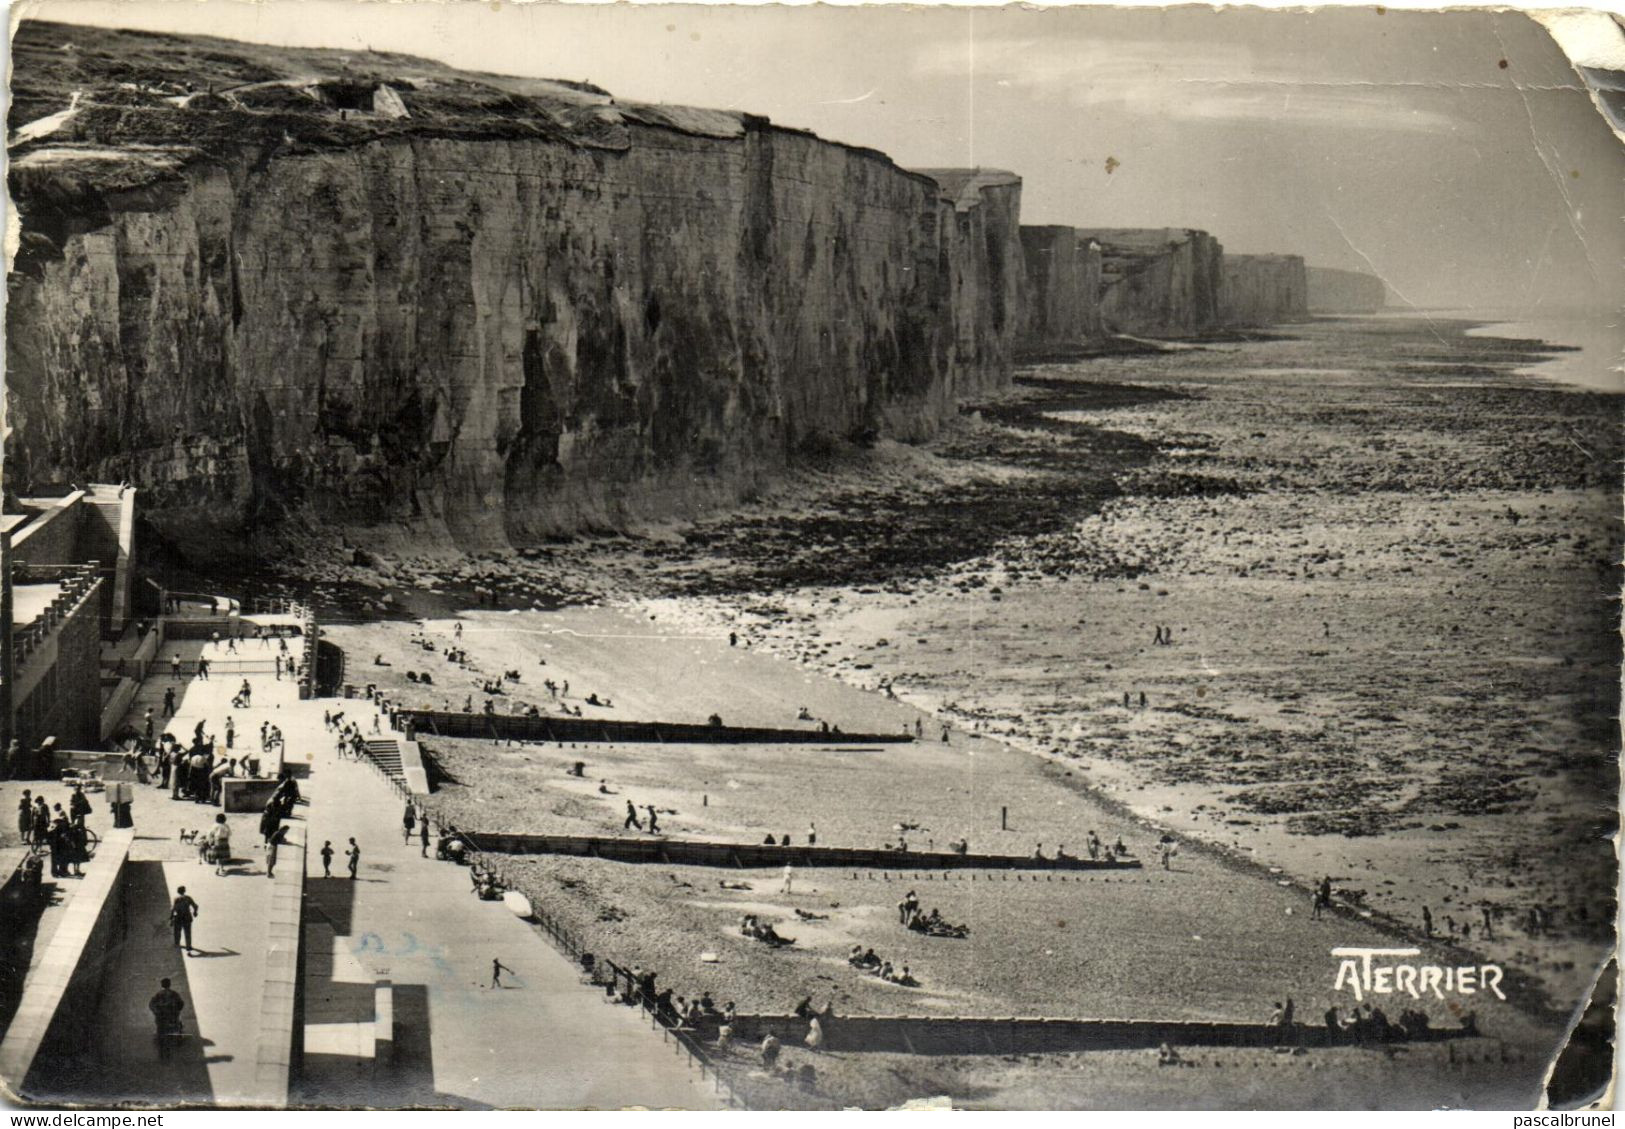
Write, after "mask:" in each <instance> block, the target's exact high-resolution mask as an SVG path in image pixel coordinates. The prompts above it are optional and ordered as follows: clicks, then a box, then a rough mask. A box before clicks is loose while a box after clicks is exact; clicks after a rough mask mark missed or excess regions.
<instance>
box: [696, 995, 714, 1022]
mask: <svg viewBox="0 0 1625 1129" xmlns="http://www.w3.org/2000/svg"><path fill="white" fill-rule="evenodd" d="M699 1008H700V1014H702V1015H706V1016H714V1015H716V1014H717V1004H716V1001H715V1000H713V999H712V998H711V993H710V992H701V993H700V1001H699Z"/></svg>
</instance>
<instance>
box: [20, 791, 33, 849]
mask: <svg viewBox="0 0 1625 1129" xmlns="http://www.w3.org/2000/svg"><path fill="white" fill-rule="evenodd" d="M17 834H18V835H20V836H21V837H22V840H23V842H25V843H32V842H33V841H34V793H33V791H32V790H31V789H28V788H24V789H23V798H22V799H20V800H18V801H17Z"/></svg>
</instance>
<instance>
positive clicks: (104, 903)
mask: <svg viewBox="0 0 1625 1129" xmlns="http://www.w3.org/2000/svg"><path fill="white" fill-rule="evenodd" d="M134 835H135V833H134V832H133V831H128V830H122V831H112V832H110V833H108V835H107V837H106V838H104V839H103V840H102V842H101V847H100V848H99V849H98V850H97V852H96V857H95V859H94V860H93V861H92V862H91V863H90V864H88V865H87V867H86V868H85V878H84V880H83V882H81V883H79V884H78V885H76V886H75V887H74V889H73V893H72V901H71V902H70V903H69V905H68V907H67V909H66V910H65V911H64V916H63V919H62V921H61V923H60V924H59V925H58V926H57V929H56V933H55V934H54V935H53V936H52V937H51V940H50V943H49V944H48V945H47V946H46V949H45V952H44V954H43V955H42V956H41V957H40V958H39V960H38V962H37V965H36V967H35V969H34V972H33V975H31V976H30V977H29V979H28V986H27V988H26V989H25V990H24V992H23V997H22V1000H21V1001H20V1002H19V1003H18V1005H17V1012H16V1014H15V1015H14V1016H13V1017H12V1020H11V1026H10V1027H9V1028H8V1029H7V1031H6V1037H5V1040H4V1042H0V1081H4V1082H5V1084H6V1085H8V1086H11V1087H13V1088H14V1091H15V1094H16V1096H17V1097H20V1098H22V1099H24V1100H42V1099H48V1098H49V1096H50V1095H51V1094H52V1093H59V1092H68V1093H71V1092H72V1091H73V1087H72V1085H71V1084H69V1085H66V1086H64V1080H63V1079H62V1078H61V1077H60V1076H58V1074H57V1072H56V1071H55V1070H54V1069H53V1066H54V1065H55V1064H57V1063H59V1062H62V1061H74V1060H84V1059H86V1058H87V1057H88V1056H87V1053H86V1048H87V1047H88V1046H90V1045H91V1044H92V1042H93V1040H92V1039H91V1035H92V1032H91V1030H90V1027H91V1024H92V1023H93V1021H94V1020H95V1017H96V1010H97V1006H96V1001H97V999H98V998H99V997H100V995H101V992H102V983H103V978H104V976H105V975H106V974H107V972H108V970H109V967H110V964H111V959H112V957H113V956H114V955H115V954H116V952H117V950H118V948H119V946H120V945H121V944H122V942H123V939H124V936H125V934H126V933H127V932H128V929H129V919H128V906H127V905H126V899H125V896H124V883H123V875H124V869H125V865H126V863H127V861H128V859H129V854H130V843H131V841H132V840H133V838H134Z"/></svg>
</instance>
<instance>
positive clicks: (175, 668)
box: [166, 652, 181, 697]
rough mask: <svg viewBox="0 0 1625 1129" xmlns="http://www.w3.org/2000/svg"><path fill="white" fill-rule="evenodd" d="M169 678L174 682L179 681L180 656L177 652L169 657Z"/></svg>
mask: <svg viewBox="0 0 1625 1129" xmlns="http://www.w3.org/2000/svg"><path fill="white" fill-rule="evenodd" d="M169 677H170V678H171V679H173V680H174V681H176V682H179V681H180V680H181V656H180V654H179V653H178V652H177V653H176V654H173V655H170V656H169ZM166 697H167V695H166Z"/></svg>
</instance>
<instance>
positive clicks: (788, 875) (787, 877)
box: [779, 863, 795, 894]
mask: <svg viewBox="0 0 1625 1129" xmlns="http://www.w3.org/2000/svg"><path fill="white" fill-rule="evenodd" d="M794 878H795V868H793V867H792V866H791V865H790V864H789V863H785V864H784V881H783V882H782V883H781V884H780V885H779V893H781V894H788V893H789V892H790V884H791V881H792V880H793V879H794Z"/></svg>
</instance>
